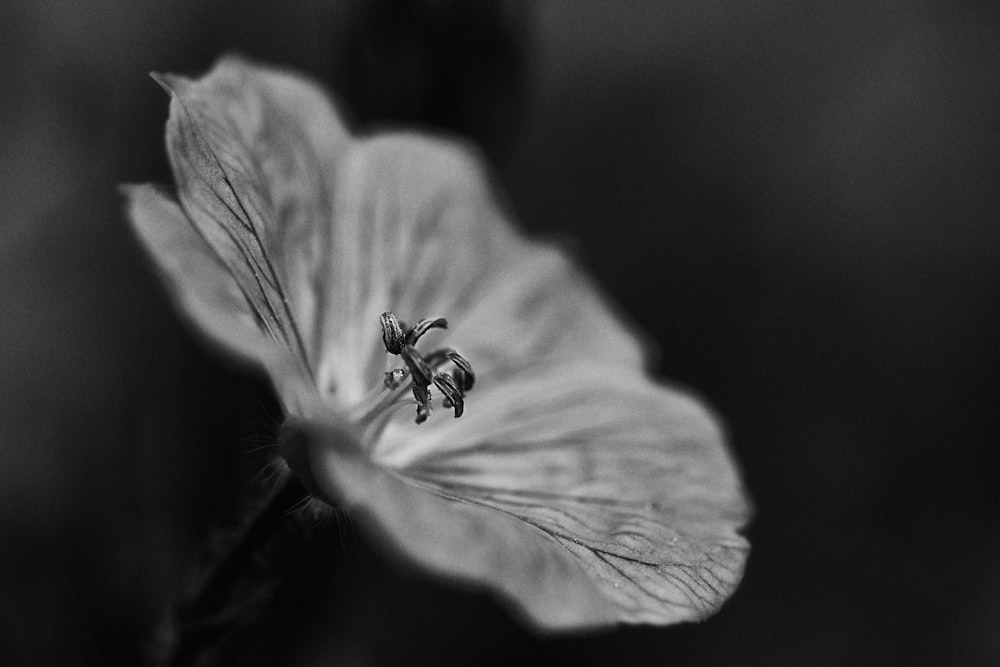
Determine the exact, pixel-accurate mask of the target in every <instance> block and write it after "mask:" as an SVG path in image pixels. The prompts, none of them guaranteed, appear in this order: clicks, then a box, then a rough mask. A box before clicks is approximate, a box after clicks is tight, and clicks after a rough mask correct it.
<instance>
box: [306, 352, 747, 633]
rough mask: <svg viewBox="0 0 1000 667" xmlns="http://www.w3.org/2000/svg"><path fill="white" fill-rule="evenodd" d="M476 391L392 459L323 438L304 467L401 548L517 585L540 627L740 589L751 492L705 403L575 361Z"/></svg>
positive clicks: (688, 603)
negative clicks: (360, 453)
mask: <svg viewBox="0 0 1000 667" xmlns="http://www.w3.org/2000/svg"><path fill="white" fill-rule="evenodd" d="M502 395H506V399H505V400H503V401H500V400H497V401H495V402H494V401H493V400H491V399H499V398H500V397H501V396H502ZM484 401H486V402H487V404H486V405H485V406H483V407H481V411H482V413H483V414H484V416H481V417H479V418H476V419H470V420H469V421H468V422H466V421H465V420H466V417H463V418H462V419H460V420H447V421H446V422H445V423H447V424H448V427H447V428H445V427H443V426H442V427H439V428H437V429H434V433H433V434H432V435H428V436H427V437H428V438H430V439H429V440H428V441H427V444H428V446H427V447H425V448H423V449H421V447H420V443H417V444H416V446H409V447H397V448H396V450H395V451H396V454H397V456H396V457H395V458H394V457H393V456H391V455H388V456H382V457H379V458H377V459H376V460H375V461H373V462H372V463H371V464H368V463H366V462H365V461H355V460H354V459H353V458H351V457H350V455H348V454H345V453H344V452H345V449H344V448H343V447H340V446H331V447H328V448H324V447H322V446H318V447H316V448H315V449H316V451H315V452H314V454H313V461H314V466H315V467H314V469H313V471H312V474H313V475H314V476H315V478H316V480H317V483H318V485H319V486H320V488H321V490H322V492H323V493H324V494H328V497H330V498H333V499H336V500H341V501H346V502H349V503H352V504H355V505H357V506H358V507H359V509H360V510H361V511H364V512H368V513H370V514H371V515H372V516H373V518H374V519H375V520H376V521H377V522H378V523H379V524H381V525H382V526H383V527H384V528H385V532H386V534H387V535H388V537H389V539H390V541H392V542H393V543H394V544H396V545H397V546H398V547H399V548H400V549H401V550H402V551H403V552H404V553H406V554H408V555H410V556H411V557H413V558H415V559H416V560H417V561H418V562H421V563H423V564H425V565H428V566H430V567H433V568H434V569H436V570H438V571H441V572H445V573H450V574H454V575H458V576H461V577H471V578H475V579H478V580H479V581H480V582H482V583H485V584H486V585H488V586H490V587H492V588H494V589H496V590H499V591H503V592H505V593H507V594H508V595H512V596H513V597H514V602H515V603H516V604H517V605H519V606H520V607H521V608H522V609H523V610H524V611H526V612H527V614H528V615H529V616H530V618H531V619H532V620H533V621H534V622H535V623H537V624H539V625H540V626H542V627H564V626H573V625H591V624H600V623H609V622H613V621H616V620H617V621H625V622H646V623H673V622H678V621H687V620H696V619H700V618H704V617H705V616H707V615H708V614H710V613H712V612H713V611H715V610H717V609H718V607H719V606H720V605H721V604H722V603H723V601H724V600H725V599H726V598H728V597H729V595H730V594H731V593H732V591H733V590H735V588H736V586H737V584H738V583H739V580H740V578H741V576H742V572H743V566H744V562H745V559H746V555H747V552H748V550H749V545H748V544H747V542H746V541H745V540H744V539H743V538H742V537H741V536H740V535H739V534H738V532H737V531H738V530H739V529H740V528H741V527H742V526H743V524H744V523H745V521H746V520H747V518H748V515H749V507H748V504H747V502H746V501H745V499H744V495H743V493H742V489H741V488H740V483H739V479H738V476H737V473H736V469H735V466H734V464H733V462H732V461H731V460H730V458H729V456H728V454H727V453H726V450H725V447H724V444H723V438H722V434H721V433H720V430H719V427H718V425H717V422H716V421H715V420H714V419H713V418H712V417H711V415H710V414H709V413H708V412H707V411H706V410H705V409H704V408H703V407H702V406H701V405H700V404H699V403H698V402H696V401H695V400H693V399H691V398H689V397H687V396H686V395H684V394H681V393H679V392H676V391H673V390H670V389H666V388H664V387H660V386H657V385H654V384H652V383H651V382H649V381H647V380H645V379H643V378H642V377H641V376H640V375H638V374H636V373H634V372H630V371H629V370H627V369H621V368H620V367H615V366H595V365H590V364H587V365H583V364H579V363H578V364H575V365H569V366H567V367H564V369H563V370H562V371H561V372H556V373H553V372H552V370H551V369H546V370H545V371H544V372H543V371H539V372H537V373H524V374H522V375H521V377H519V378H518V379H517V380H515V381H513V382H511V383H508V384H505V385H504V386H503V387H502V388H499V387H498V388H496V389H495V390H494V392H493V393H492V394H490V392H489V391H487V396H486V397H485V398H484ZM463 422H465V423H463ZM420 428H423V427H415V428H414V429H413V430H419V429H420ZM401 431H402V429H399V430H397V432H396V433H397V435H398V434H399V433H400V432H401ZM387 437H391V436H389V434H387ZM390 454H391V452H390ZM398 454H405V459H404V458H401V457H400V456H398ZM421 494H426V495H429V496H431V497H432V498H427V497H425V496H424V495H421ZM415 507H419V508H420V509H419V510H414V508H415ZM473 517H474V518H473ZM518 524H520V525H518ZM553 546H555V547H557V548H555V549H554V548H553ZM567 596H571V597H573V598H574V599H575V600H576V601H577V602H576V603H574V604H579V605H580V606H579V608H573V607H572V606H570V605H568V603H567V600H566V598H567ZM584 601H586V602H584ZM595 605H596V607H595Z"/></svg>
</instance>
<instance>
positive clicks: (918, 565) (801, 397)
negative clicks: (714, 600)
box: [0, 0, 1000, 665]
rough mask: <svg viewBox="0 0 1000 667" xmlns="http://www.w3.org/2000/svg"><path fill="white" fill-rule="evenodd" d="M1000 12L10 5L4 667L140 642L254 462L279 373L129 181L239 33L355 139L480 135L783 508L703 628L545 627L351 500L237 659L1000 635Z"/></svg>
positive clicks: (780, 647) (730, 5) (839, 6)
mask: <svg viewBox="0 0 1000 667" xmlns="http://www.w3.org/2000/svg"><path fill="white" fill-rule="evenodd" d="M403 4H405V5H406V6H405V7H403V6H402V5H403ZM466 5H468V6H466ZM473 5H475V7H474V8H473V7H472V6H473ZM998 19H1000V15H998V11H997V9H996V8H995V5H994V3H989V2H954V1H950V2H945V1H944V0H934V1H925V2H920V1H914V0H880V1H877V2H862V1H856V2H855V1H845V2H820V1H817V0H805V1H802V0H794V1H793V0H757V1H753V2H718V1H715V0H708V1H700V2H695V1H693V0H675V1H672V2H652V1H651V2H646V3H640V2H611V1H610V0H609V1H607V2H589V1H588V2H580V1H573V2H570V1H568V0H565V1H563V2H542V3H538V4H531V5H522V4H517V3H501V4H491V5H480V4H479V3H463V2H458V1H455V2H443V1H441V2H420V3H389V2H372V3H362V2H335V1H333V0H327V1H320V0H313V1H311V2H310V1H306V0H297V1H294V2H283V3H267V4H265V3H240V2H233V1H228V2H212V3H202V2H194V1H193V0H188V1H184V2H170V3H161V2H153V1H151V0H144V1H142V2H138V1H133V2H129V3H120V2H115V1H114V0H100V1H88V2H83V1H75V2H74V1H68V0H67V1H63V2H39V3H27V2H21V3H18V2H15V3H10V2H7V3H4V4H3V5H2V6H0V76H2V94H0V170H2V172H0V178H2V183H0V211H2V219H0V663H2V664H4V665H13V664H16V665H20V664H24V665H28V664H31V665H47V664H102V665H111V664H134V663H136V662H138V661H139V660H140V658H141V657H142V655H144V652H146V651H147V650H149V647H150V645H151V643H152V637H153V628H154V627H155V625H156V623H157V621H158V619H159V617H160V615H161V613H162V612H163V610H164V609H165V608H166V606H167V604H168V603H169V601H170V600H171V598H172V597H173V596H174V594H175V593H176V591H177V590H178V589H179V588H180V587H181V586H182V585H183V582H184V581H185V578H186V576H187V573H188V572H189V571H190V567H191V565H192V563H193V562H194V560H195V558H196V556H197V554H198V553H199V549H200V546H199V545H201V544H202V543H203V542H204V541H205V539H206V538H207V537H208V536H209V535H210V534H211V532H212V529H213V527H214V526H219V525H225V524H226V523H227V522H229V523H231V522H232V521H234V520H235V517H236V516H237V515H238V512H239V508H240V506H241V502H242V499H243V498H245V496H246V495H247V493H248V492H249V491H251V490H252V489H253V488H254V485H257V486H259V485H260V484H261V481H260V476H259V475H258V474H257V473H258V471H259V469H260V467H261V465H262V463H263V462H264V460H265V459H266V458H267V456H269V455H270V454H271V453H272V452H273V448H272V447H271V445H272V444H273V434H274V432H275V428H276V425H277V421H278V419H279V418H280V415H279V414H278V412H277V409H276V408H275V404H274V401H273V399H272V397H271V396H270V393H269V390H268V388H267V386H266V385H265V384H264V383H263V382H262V381H261V380H260V379H259V378H258V377H256V376H254V375H252V374H250V373H249V372H247V371H246V370H245V369H241V368H239V367H234V366H233V365H232V364H230V363H229V362H227V361H226V360H224V359H222V358H220V357H218V356H217V355H216V354H214V352H213V351H211V350H209V349H208V348H206V347H205V346H204V345H203V344H202V343H201V342H200V340H199V339H198V338H197V336H196V335H194V334H193V333H192V332H191V331H190V330H189V329H188V328H187V327H186V326H185V325H184V324H183V323H182V322H181V321H180V320H179V318H178V317H177V315H176V314H175V313H174V311H173V310H172V308H171V307H170V305H169V303H168V301H167V299H166V296H165V294H164V292H163V290H162V289H161V287H160V285H159V284H158V283H157V281H156V280H155V278H154V276H153V274H152V272H151V271H150V268H149V266H148V265H147V263H146V261H145V258H144V257H143V255H142V254H141V252H140V249H139V247H138V246H137V244H136V242H135V241H134V240H133V239H132V238H131V236H130V235H129V232H128V230H127V227H126V225H125V223H124V221H123V218H122V215H121V211H120V209H121V202H120V200H119V197H118V195H117V193H116V191H115V184H116V183H118V182H122V181H148V180H154V181H162V182H166V181H168V180H169V175H168V171H167V166H166V158H165V155H164V149H163V139H162V137H163V123H164V121H165V118H166V110H167V99H166V97H165V96H164V95H163V93H162V91H161V90H160V89H159V88H158V87H157V86H156V85H155V84H154V83H153V82H152V81H150V80H149V79H148V78H147V76H146V73H147V72H148V71H149V70H154V69H155V70H168V71H176V72H181V73H188V74H200V73H201V72H203V71H204V70H206V69H207V68H208V67H209V65H210V64H211V62H212V61H213V60H214V58H215V57H216V56H217V55H218V54H219V53H222V52H225V51H228V50H233V49H236V50H239V51H241V52H243V53H245V54H249V55H252V56H255V57H257V58H260V59H263V60H266V61H270V62H275V63H281V64H286V65H293V66H295V67H298V68H300V69H301V70H303V71H306V72H309V73H311V74H312V75H313V76H314V77H317V78H319V79H321V80H323V81H324V82H325V83H326V84H327V85H328V86H330V87H332V88H333V89H335V90H336V91H337V93H338V95H339V98H340V99H341V101H342V102H343V104H344V106H345V107H346V108H347V109H349V110H350V113H351V115H352V116H353V117H354V118H355V119H356V121H357V124H358V125H359V126H361V127H373V126H374V127H377V126H379V125H384V124H393V123H396V124H398V123H406V124H414V123H415V124H418V125H420V126H424V127H436V128H441V129H445V130H447V131H449V132H454V133H459V134H462V135H464V136H467V137H469V138H471V139H472V140H474V141H476V142H477V143H478V144H479V145H480V146H482V147H483V149H484V150H485V151H486V153H487V155H488V157H489V158H490V160H491V161H492V163H493V165H494V166H495V168H496V174H497V180H498V182H499V184H500V185H501V186H502V187H503V188H504V189H505V192H506V196H507V197H508V198H509V202H510V205H511V208H512V209H513V210H514V211H515V212H516V214H517V215H518V217H519V218H520V220H521V222H522V224H523V226H524V227H525V228H527V229H528V230H530V231H531V232H532V233H535V234H541V235H546V236H553V235H555V236H559V237H566V238H569V239H573V242H574V243H575V246H576V249H577V251H578V254H579V257H580V260H581V261H582V262H583V263H584V264H585V265H586V266H587V267H588V269H589V270H590V271H591V272H592V273H593V274H595V275H596V276H597V278H598V280H599V281H600V282H601V283H602V284H603V285H605V286H606V287H607V289H608V290H609V292H610V293H611V294H612V296H613V298H614V299H615V300H616V301H617V302H618V303H619V304H620V305H621V306H622V307H623V309H624V310H625V312H627V313H628V315H629V316H630V317H631V318H632V319H633V320H634V321H635V322H636V323H637V324H638V325H639V326H640V327H641V328H642V329H643V330H645V331H646V332H648V334H649V335H650V337H651V338H652V339H653V340H654V341H655V342H656V344H657V346H658V348H659V350H660V352H661V354H660V357H659V359H658V360H657V362H656V365H655V368H654V371H655V372H656V373H657V374H661V375H662V376H664V377H669V378H673V379H676V380H678V381H681V382H683V383H685V384H688V385H691V386H693V387H696V388H697V389H698V390H699V391H700V392H701V393H703V394H704V395H706V396H707V397H709V398H710V400H711V401H712V402H713V403H714V405H715V406H716V407H717V408H718V409H719V410H720V411H721V412H722V414H724V415H725V416H726V418H727V420H728V422H729V426H730V428H731V432H732V442H733V448H734V450H735V452H736V454H737V456H738V457H739V459H740V460H741V461H742V464H743V467H744V471H745V477H746V481H747V484H748V487H749V489H750V491H751V493H752V495H753V497H754V500H755V503H756V505H757V510H758V514H757V518H756V520H755V522H754V523H753V525H752V527H751V528H750V531H749V535H750V539H751V542H752V543H753V552H752V555H751V558H750V561H749V566H748V569H747V573H746V578H745V580H744V583H743V585H742V587H741V588H740V589H739V591H738V592H737V594H736V595H735V596H734V597H733V598H732V599H731V601H730V602H729V603H727V604H726V606H725V607H724V608H723V610H722V611H721V612H720V613H719V614H718V615H717V616H715V617H714V618H712V619H711V620H710V621H708V622H706V623H703V624H699V625H687V626H679V627H670V628H623V629H620V630H616V631H612V632H608V633H602V634H596V635H590V636H585V637H569V638H555V639H540V638H537V637H535V636H533V635H531V634H530V633H526V632H525V631H524V630H523V629H522V628H521V627H520V626H519V625H518V624H517V623H516V622H514V621H512V620H511V619H510V617H509V616H508V615H507V614H506V613H505V612H504V611H503V610H502V608H500V607H498V606H496V605H495V603H494V602H493V601H492V600H491V599H490V598H489V597H487V596H485V595H482V594H479V593H476V592H471V591H464V590H461V589H457V588H455V587H454V586H452V585H450V584H447V583H442V582H439V581H435V580H431V579H428V578H426V577H425V576H424V575H423V574H421V573H419V572H414V571H411V570H409V569H406V568H400V567H399V566H398V564H396V563H395V561H394V560H392V559H391V558H386V557H385V556H384V555H383V554H382V551H380V550H378V549H375V548H373V547H372V546H371V545H370V544H369V543H368V541H367V539H366V538H365V535H364V533H363V532H362V531H360V530H358V529H357V527H356V526H355V525H354V523H353V522H352V520H351V519H350V517H344V516H342V517H340V519H339V520H338V521H336V522H333V523H331V524H329V525H328V526H327V527H326V528H322V529H318V530H317V534H316V535H315V537H314V544H313V545H312V546H311V547H310V548H309V549H306V550H304V551H303V552H302V554H301V556H300V557H299V561H298V562H297V564H296V567H295V568H294V574H293V575H292V577H291V578H290V580H289V581H288V582H287V583H286V585H285V586H284V588H282V589H281V592H280V593H279V595H278V598H277V599H276V601H275V604H274V605H273V606H272V609H271V611H270V612H269V613H268V614H267V615H266V616H265V618H263V619H261V620H260V622H259V623H258V624H257V625H255V626H253V627H252V628H249V629H247V630H245V631H243V632H241V633H240V634H238V635H237V636H236V637H234V638H233V640H232V641H231V642H230V643H229V644H228V645H227V646H226V647H225V648H224V649H223V652H222V653H221V654H220V657H219V659H220V661H222V662H223V664H258V663H259V664H289V665H319V664H370V665H382V664H402V663H419V662H432V661H433V662H441V663H446V664H447V663H470V662H473V661H475V662H477V663H480V664H484V663H485V664H490V663H501V662H505V661H508V660H513V659H518V660H523V659H525V658H526V657H535V658H543V659H556V660H558V661H566V662H571V661H572V662H573V663H576V664H602V663H603V664H607V663H611V662H627V663H634V664H665V663H668V662H669V663H672V664H770V665H775V664H789V665H792V664H803V663H809V664H858V663H862V664H872V663H895V664H918V663H929V664H941V663H947V662H959V663H963V664H988V663H993V664H997V663H1000V568H998V567H997V564H998V563H1000V485H998V473H1000V454H998V447H997V445H998V442H997V440H998V439H997V436H996V417H995V414H996V410H995V406H996V402H995V398H994V393H995V391H994V390H995V389H996V384H997V371H998V365H1000V364H998V361H1000V359H998V354H997V352H998V350H997V344H996V335H995V332H996V329H997V323H998V316H1000V312H998V310H1000V299H998V296H1000V281H998V278H1000V275H998V274H1000V263H998V261H997V260H998V259H1000V228H998V223H1000V218H998V215H997V214H998V212H1000V205H998V204H1000V201H998V199H1000V196H998V188H997V175H998V173H1000V170H998V168H1000V150H998V148H1000V146H998V141H1000V128H998V118H1000V113H998V112H1000V88H998V85H997V84H998V82H1000V52H998V49H997V43H998V37H1000V20H998Z"/></svg>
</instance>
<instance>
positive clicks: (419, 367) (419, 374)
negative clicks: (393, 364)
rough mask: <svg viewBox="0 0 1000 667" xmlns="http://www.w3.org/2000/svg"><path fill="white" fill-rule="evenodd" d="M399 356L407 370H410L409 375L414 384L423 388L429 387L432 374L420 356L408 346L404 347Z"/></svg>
mask: <svg viewBox="0 0 1000 667" xmlns="http://www.w3.org/2000/svg"><path fill="white" fill-rule="evenodd" d="M401 354H402V357H403V361H404V362H405V363H406V366H407V368H409V369H410V375H412V376H413V382H414V384H420V385H423V386H424V387H428V386H430V384H431V379H432V378H433V374H432V373H431V369H430V367H429V366H428V365H427V362H426V361H424V358H423V357H422V356H420V353H419V352H417V350H416V349H415V348H413V347H411V346H410V345H405V346H403V349H402V351H401Z"/></svg>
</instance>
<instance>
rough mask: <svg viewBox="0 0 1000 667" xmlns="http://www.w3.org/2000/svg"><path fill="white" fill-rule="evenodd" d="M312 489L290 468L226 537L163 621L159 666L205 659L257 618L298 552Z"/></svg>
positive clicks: (158, 657) (179, 664) (157, 658)
mask: <svg viewBox="0 0 1000 667" xmlns="http://www.w3.org/2000/svg"><path fill="white" fill-rule="evenodd" d="M308 497H309V492H308V491H307V490H306V488H305V487H304V486H303V485H302V483H301V482H300V481H299V479H298V477H297V476H295V475H294V474H292V473H291V472H289V471H288V470H287V469H286V470H285V471H284V472H283V474H282V477H281V479H280V481H279V482H278V484H277V485H276V486H275V488H274V489H273V490H272V491H271V493H270V494H269V495H268V496H267V497H266V498H265V499H264V500H263V501H262V502H261V503H260V504H259V506H258V507H257V508H256V510H255V511H253V512H251V513H250V514H249V515H248V517H247V518H246V519H245V520H244V522H243V523H242V524H241V525H240V526H239V527H238V528H236V529H235V530H234V531H232V533H231V534H230V535H228V536H226V537H224V538H223V539H224V540H225V543H226V547H225V548H224V549H222V550H221V551H220V554H219V556H218V557H216V558H215V559H213V560H212V561H211V562H209V563H208V565H207V567H206V568H204V570H203V572H202V575H201V576H200V577H199V578H198V580H197V581H196V582H195V585H194V586H193V587H192V588H191V590H189V591H188V592H187V593H186V594H184V595H182V597H181V599H180V600H179V601H178V603H177V604H176V605H175V606H174V607H173V609H172V611H171V613H170V615H169V616H168V618H167V619H165V622H164V623H163V625H162V627H161V631H160V635H161V641H160V648H161V650H160V652H159V655H157V656H156V659H155V660H154V661H153V664H154V665H158V666H160V667H168V666H169V667H181V666H189V665H198V664H202V661H203V660H205V659H207V657H208V656H209V655H210V654H211V653H212V652H213V651H214V650H215V649H217V648H218V647H219V646H220V645H221V644H222V642H223V641H224V640H225V639H226V638H227V637H229V636H230V635H231V634H232V633H233V632H235V631H236V630H238V629H240V628H242V627H246V626H247V625H249V624H251V623H252V622H253V621H255V620H256V619H257V618H258V617H259V616H260V615H261V613H262V611H263V610H264V608H265V606H266V603H267V602H268V601H269V600H270V598H271V593H272V592H273V591H274V590H275V588H276V587H277V584H279V583H280V581H281V579H282V574H283V573H284V572H285V571H286V568H285V567H283V565H284V562H285V561H286V560H288V559H289V557H290V556H292V555H294V554H295V553H297V548H298V547H301V546H302V545H303V544H304V542H305V538H306V537H307V531H305V530H303V528H305V525H304V524H305V522H304V521H302V518H303V516H304V512H302V511H301V510H302V507H303V506H304V505H303V501H304V500H306V499H307V498H308Z"/></svg>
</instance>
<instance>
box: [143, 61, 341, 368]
mask: <svg viewBox="0 0 1000 667" xmlns="http://www.w3.org/2000/svg"><path fill="white" fill-rule="evenodd" d="M157 80H158V81H160V83H161V84H162V85H163V86H164V87H165V88H166V89H167V90H168V91H169V92H170V94H171V96H172V99H171V103H170V118H169V121H168V123H167V148H168V151H169V154H170V160H171V164H172V166H173V169H174V177H175V179H176V182H177V187H178V191H179V196H180V201H181V203H182V205H183V207H184V210H185V212H186V213H187V215H188V216H189V217H190V218H191V220H192V221H193V222H194V223H195V225H196V226H197V227H198V230H199V231H200V233H201V234H202V235H203V236H204V237H205V239H206V240H207V241H208V242H209V244H210V245H211V246H212V248H213V249H214V250H215V252H216V253H217V254H218V255H219V257H221V258H222V261H223V262H224V263H225V265H226V266H227V267H228V268H229V270H230V271H231V272H232V274H233V275H234V276H235V278H236V281H237V283H238V284H239V285H240V287H241V289H242V290H243V291H244V292H245V293H247V294H248V297H249V301H250V303H251V304H252V305H253V306H254V308H255V310H256V311H257V315H258V317H259V319H260V321H261V323H262V324H263V326H264V328H265V330H266V331H267V332H268V333H269V334H270V335H271V336H272V337H273V338H275V339H277V340H280V341H282V342H284V343H285V344H286V345H287V346H288V348H289V349H290V350H292V352H293V353H294V354H295V355H296V356H298V357H299V358H300V359H301V360H302V361H303V362H305V365H306V366H308V365H309V364H308V361H309V358H310V356H312V352H311V351H310V349H309V346H310V345H311V344H313V343H314V342H315V335H314V332H313V331H312V330H311V329H309V328H306V329H303V325H306V324H312V323H313V322H315V321H316V320H317V314H316V309H317V306H318V298H317V293H318V291H319V290H322V289H324V286H323V285H317V284H316V281H317V280H319V279H321V273H320V272H319V271H318V270H317V267H318V266H319V264H320V258H321V256H322V254H323V253H324V249H323V247H322V245H321V244H320V243H319V242H318V239H319V237H320V235H319V234H318V230H322V229H323V228H325V227H326V226H327V225H329V223H330V220H331V219H332V206H333V198H334V192H333V187H334V175H335V173H336V170H337V163H338V161H339V160H340V157H341V155H342V153H343V151H344V148H345V146H346V145H347V142H348V140H349V135H348V133H347V130H346V129H345V127H344V125H343V124H342V123H341V121H340V119H339V117H338V115H337V113H336V110H335V109H334V107H333V106H332V104H331V103H330V101H329V100H328V99H327V98H326V96H325V95H324V94H323V93H322V91H320V90H319V89H318V88H316V87H314V86H311V85H309V84H307V83H304V82H303V81H302V80H301V79H299V78H297V77H295V76H293V75H291V74H287V73H283V72H280V71H277V70H271V69H265V68H261V67H256V66H253V65H250V64H248V63H247V62H245V61H243V60H240V59H237V58H232V57H229V58H224V59H222V60H221V61H219V63H218V64H216V66H215V67H214V68H213V69H212V71H211V72H209V73H208V74H207V75H206V76H204V77H203V78H201V79H198V80H197V81H190V80H187V79H184V78H181V77H177V76H172V75H165V76H160V77H159V78H158V79H157Z"/></svg>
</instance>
